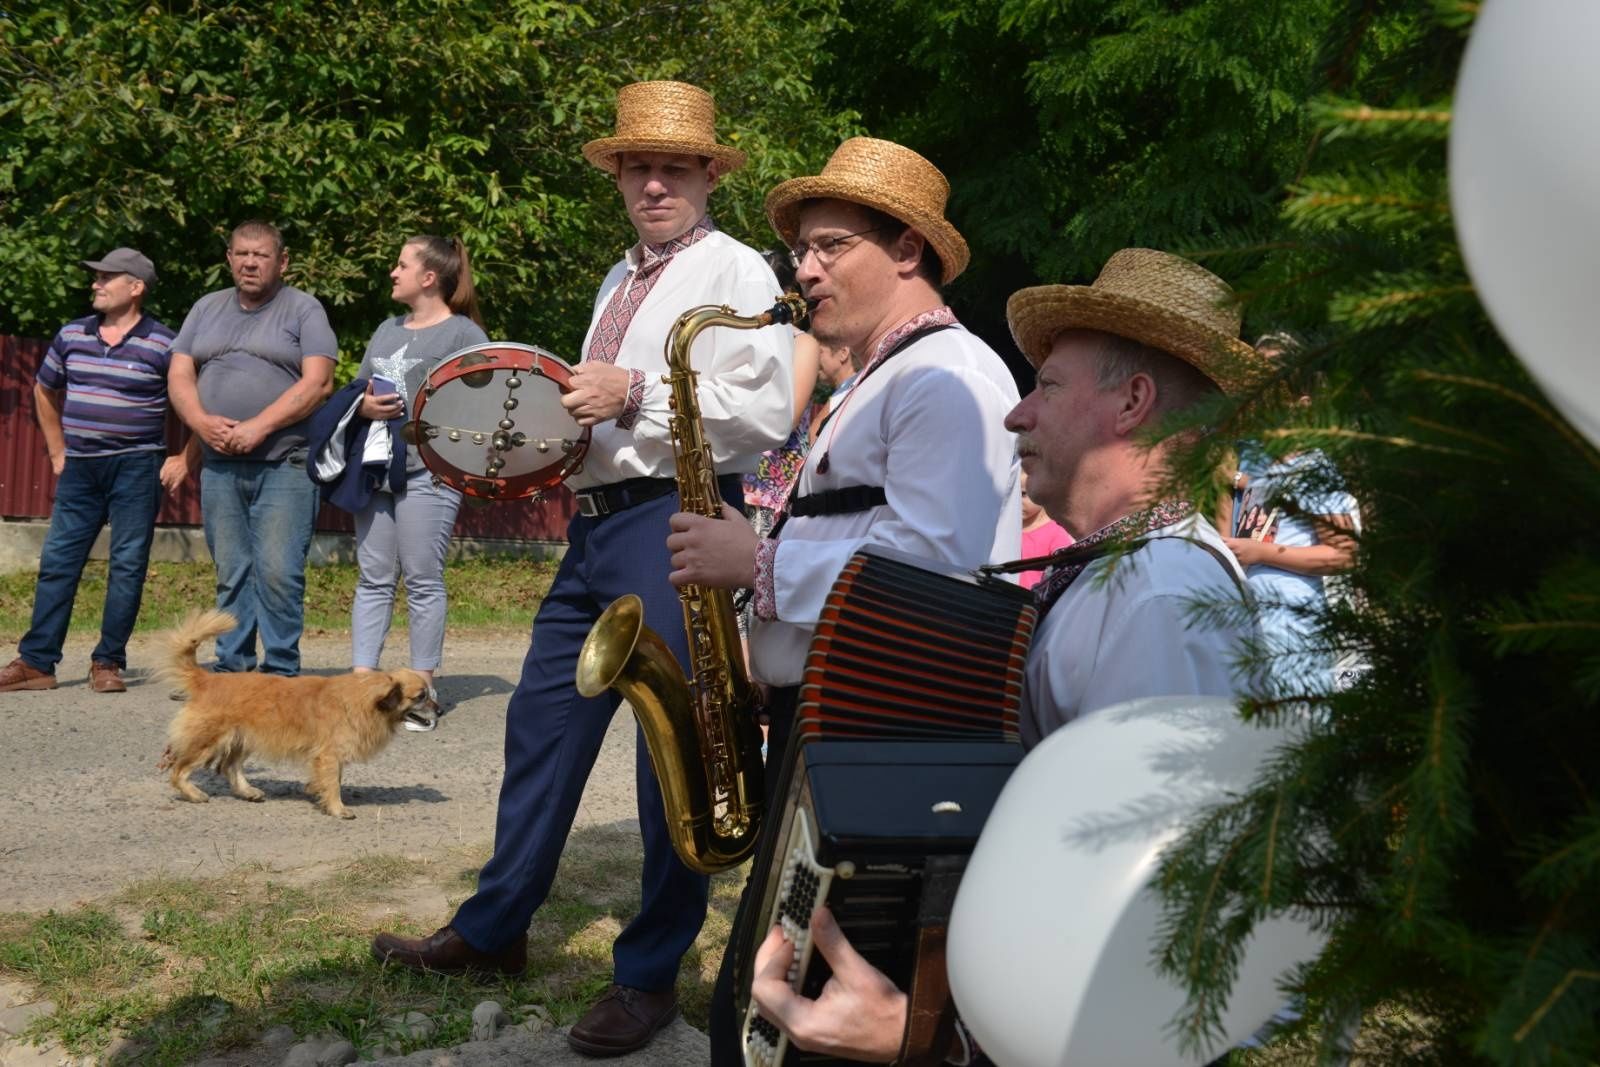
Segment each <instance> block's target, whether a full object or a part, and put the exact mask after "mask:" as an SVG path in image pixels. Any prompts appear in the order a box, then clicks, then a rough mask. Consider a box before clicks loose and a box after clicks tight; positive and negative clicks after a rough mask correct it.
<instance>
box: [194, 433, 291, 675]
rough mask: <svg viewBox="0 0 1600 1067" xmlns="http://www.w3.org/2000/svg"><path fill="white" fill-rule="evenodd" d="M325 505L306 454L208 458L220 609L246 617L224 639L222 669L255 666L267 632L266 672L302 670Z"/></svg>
mask: <svg viewBox="0 0 1600 1067" xmlns="http://www.w3.org/2000/svg"><path fill="white" fill-rule="evenodd" d="M317 506H318V497H317V487H316V485H315V484H313V483H312V481H311V479H310V478H308V477H306V467H305V457H304V456H303V455H295V456H291V457H289V458H287V459H280V460H275V461H272V462H260V461H256V460H239V459H218V458H216V457H214V456H210V455H208V456H206V458H205V464H204V466H203V467H201V469H200V514H201V517H202V518H203V519H204V520H205V527H206V547H207V548H209V549H210V550H211V559H212V560H213V561H214V562H215V563H216V565H217V607H219V608H221V609H222V610H223V611H226V612H228V613H229V614H230V615H232V616H233V617H234V618H235V619H237V620H238V621H239V625H238V626H236V627H234V628H233V629H232V630H229V631H228V632H227V633H225V634H223V635H222V636H221V637H219V638H217V670H219V671H250V670H255V667H256V631H257V630H260V632H261V645H262V649H263V656H262V659H261V672H262V673H263V674H285V675H295V674H299V673H300V631H301V630H302V629H303V628H304V624H305V595H306V555H307V554H308V553H309V552H310V551H311V529H312V525H313V524H314V523H315V522H316V518H317Z"/></svg>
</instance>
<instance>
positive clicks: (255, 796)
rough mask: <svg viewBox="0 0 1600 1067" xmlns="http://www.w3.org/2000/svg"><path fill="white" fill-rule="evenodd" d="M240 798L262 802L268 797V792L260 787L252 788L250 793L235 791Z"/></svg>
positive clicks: (255, 802)
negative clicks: (264, 791)
mask: <svg viewBox="0 0 1600 1067" xmlns="http://www.w3.org/2000/svg"><path fill="white" fill-rule="evenodd" d="M234 796H236V797H238V798H239V799H240V800H248V801H249V802H250V803H252V804H260V803H262V802H263V801H265V800H266V799H267V794H265V793H263V792H262V791H261V790H259V789H252V790H250V792H248V793H235V794H234Z"/></svg>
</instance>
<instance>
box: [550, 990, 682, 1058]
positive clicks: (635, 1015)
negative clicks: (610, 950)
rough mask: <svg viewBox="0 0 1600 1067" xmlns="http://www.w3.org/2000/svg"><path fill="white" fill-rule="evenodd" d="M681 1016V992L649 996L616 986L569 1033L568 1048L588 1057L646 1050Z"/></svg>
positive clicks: (674, 991)
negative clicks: (652, 1041) (679, 1008)
mask: <svg viewBox="0 0 1600 1067" xmlns="http://www.w3.org/2000/svg"><path fill="white" fill-rule="evenodd" d="M677 1015H678V992H677V990H675V989H663V990H662V991H661V992H659V993H649V992H646V991H645V990H643V989H630V988H629V987H628V986H625V985H613V986H612V987H611V988H610V989H608V990H606V994H605V996H603V997H601V998H600V999H599V1000H597V1001H595V1005H594V1007H592V1008H590V1009H589V1013H588V1014H587V1015H585V1016H584V1017H583V1018H581V1019H579V1020H578V1021H577V1022H576V1023H574V1024H573V1027H572V1029H571V1030H569V1031H568V1032H567V1044H569V1045H571V1046H572V1047H573V1048H574V1049H576V1050H577V1051H579V1052H581V1053H583V1054H584V1055H585V1056H621V1055H622V1054H624V1053H627V1052H632V1051H634V1050H635V1049H641V1048H644V1047H645V1046H646V1045H648V1044H649V1043H650V1039H651V1038H652V1037H655V1036H656V1031H657V1030H659V1029H661V1028H662V1027H663V1026H665V1025H667V1024H668V1023H670V1022H671V1021H672V1020H673V1019H674V1018H676V1017H677Z"/></svg>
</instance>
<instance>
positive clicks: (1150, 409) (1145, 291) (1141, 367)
mask: <svg viewBox="0 0 1600 1067" xmlns="http://www.w3.org/2000/svg"><path fill="white" fill-rule="evenodd" d="M1231 296H1232V294H1231V292H1230V290H1229V289H1228V287H1227V286H1226V285H1225V284H1224V283H1223V282H1222V280H1221V279H1219V278H1217V277H1216V276H1215V275H1213V274H1211V273H1210V272H1209V271H1207V270H1205V269H1204V268H1202V267H1199V266H1197V265H1196V264H1193V263H1190V262H1189V261H1187V260H1184V259H1181V258H1179V257H1177V256H1174V255H1169V254H1167V253H1165V252H1157V251H1154V250H1152V249H1145V248H1132V249H1124V250H1123V251H1121V252H1118V253H1116V254H1115V255H1114V256H1112V257H1111V259H1110V260H1109V261H1108V262H1107V263H1106V265H1105V267H1104V269H1102V271H1101V272H1100V276H1099V277H1098V278H1097V279H1096V280H1095V283H1094V284H1093V285H1087V286H1084V285H1049V286H1040V287H1037V288H1031V289H1024V290H1022V291H1020V292H1018V293H1015V294H1013V295H1012V297H1011V299H1010V301H1009V302H1008V303H1007V306H1006V312H1007V318H1008V320H1009V321H1010V324H1011V332H1012V336H1013V337H1014V338H1015V339H1016V342H1017V346H1018V347H1019V348H1020V349H1021V350H1022V351H1023V353H1024V354H1025V355H1026V356H1027V357H1028V360H1029V362H1031V363H1032V364H1033V365H1034V367H1035V368H1036V369H1037V371H1038V382H1037V385H1036V386H1035V388H1034V391H1033V392H1032V393H1030V394H1028V396H1027V397H1026V398H1025V399H1024V400H1023V401H1022V402H1021V403H1019V404H1018V405H1017V406H1016V407H1015V409H1014V410H1012V412H1011V413H1010V414H1009V415H1008V416H1007V417H1006V422H1005V424H1006V426H1007V428H1009V429H1010V430H1012V431H1014V432H1015V433H1016V434H1017V453H1018V455H1020V456H1021V458H1022V467H1023V470H1025V471H1026V472H1027V474H1028V493H1029V495H1030V496H1032V497H1033V498H1034V499H1035V500H1036V501H1038V502H1039V504H1040V505H1042V506H1043V507H1044V509H1045V511H1047V512H1048V513H1049V514H1050V516H1051V517H1052V518H1054V519H1055V520H1056V521H1057V522H1059V523H1061V524H1062V525H1063V526H1065V527H1066V528H1067V531H1068V532H1069V533H1071V534H1072V535H1073V536H1074V537H1076V538H1078V541H1077V543H1076V544H1075V545H1074V546H1073V547H1072V548H1069V549H1066V550H1065V551H1064V552H1063V553H1059V554H1058V555H1057V557H1056V559H1057V561H1058V562H1057V564H1056V566H1054V567H1052V568H1051V569H1050V570H1049V571H1047V572H1046V574H1045V577H1044V579H1043V580H1042V581H1041V582H1040V584H1039V586H1038V587H1037V588H1036V595H1037V596H1038V600H1039V607H1040V611H1041V612H1042V613H1043V616H1044V617H1043V619H1042V621H1041V622H1040V624H1039V628H1038V630H1037V633H1036V636H1035V638H1034V641H1033V645H1032V648H1031V649H1030V651H1029V654H1028V664H1027V672H1026V683H1025V686H1024V709H1023V721H1022V732H1023V743H1024V745H1026V746H1029V747H1031V746H1032V745H1034V744H1037V743H1038V742H1039V741H1040V740H1042V739H1043V737H1044V736H1045V735H1047V734H1049V733H1050V732H1051V731H1053V730H1055V729H1057V728H1058V727H1060V726H1061V725H1063V724H1064V723H1067V722H1069V721H1071V720H1073V719H1075V718H1077V717H1079V716H1081V715H1087V714H1089V713H1091V712H1094V711H1097V710H1099V709H1101V708H1106V707H1110V706H1112V705H1115V704H1119V703H1122V702H1123V701H1129V700H1137V699H1139V698H1142V697H1153V696H1178V695H1200V696H1235V695H1238V694H1240V693H1242V692H1243V691H1244V689H1245V687H1246V682H1247V679H1246V678H1244V677H1241V675H1240V673H1239V672H1238V671H1237V670H1236V669H1235V663H1236V661H1237V660H1238V658H1239V657H1240V655H1241V654H1242V653H1243V652H1244V650H1245V648H1246V645H1247V643H1248V642H1249V641H1251V640H1252V639H1253V637H1254V636H1255V628H1254V625H1253V624H1252V623H1251V622H1249V621H1248V618H1247V617H1245V616H1240V617H1238V618H1235V619H1232V620H1231V621H1224V620H1217V619H1209V618H1208V619H1206V620H1203V621H1201V620H1196V619H1195V618H1194V614H1193V610H1192V609H1193V605H1194V604H1195V603H1196V602H1202V603H1220V602H1226V601H1228V600H1232V599H1235V598H1237V597H1239V596H1241V595H1242V590H1243V585H1242V583H1243V572H1242V571H1241V570H1240V569H1239V565H1238V563H1237V561H1235V560H1234V558H1233V556H1232V555H1230V554H1229V553H1228V550H1227V548H1226V547H1225V546H1224V544H1223V542H1222V538H1221V535H1220V534H1219V533H1218V532H1217V531H1216V529H1215V528H1214V527H1213V526H1212V525H1211V523H1210V522H1208V521H1206V520H1205V519H1204V518H1203V517H1202V516H1200V515H1199V514H1198V513H1197V512H1196V511H1195V509H1194V507H1193V506H1192V505H1191V504H1189V503H1188V502H1186V501H1184V500H1182V499H1179V498H1177V497H1175V496H1174V495H1173V493H1172V490H1171V486H1170V484H1169V481H1168V471H1167V459H1168V457H1169V455H1170V453H1171V450H1172V449H1173V448H1174V447H1176V446H1177V443H1178V438H1177V437H1175V436H1174V437H1168V438H1166V439H1164V440H1161V441H1160V442H1159V443H1157V444H1155V445H1154V446H1153V447H1152V446H1151V444H1150V442H1149V440H1148V434H1149V432H1150V431H1151V430H1152V429H1154V428H1155V427H1157V426H1158V425H1159V424H1160V422H1161V421H1162V420H1163V419H1164V418H1166V417H1168V416H1171V415H1174V414H1177V413H1180V412H1183V411H1185V410H1186V409H1190V408H1192V407H1193V406H1194V405H1195V404H1197V403H1199V402H1201V401H1203V400H1204V399H1205V398H1207V397H1209V396H1214V395H1215V394H1216V393H1217V392H1218V391H1222V392H1230V391H1233V390H1235V389H1238V388H1242V387H1244V386H1246V385H1247V384H1248V383H1250V382H1251V381H1252V380H1254V379H1255V377H1256V375H1257V373H1258V368H1259V366H1260V363H1259V358H1258V357H1257V356H1256V353H1255V352H1254V350H1252V349H1251V348H1250V347H1249V346H1248V345H1246V344H1244V343H1243V342H1241V341H1240V340H1239V339H1238V335H1239V315H1238V311H1237V309H1236V308H1235V307H1234V306H1232V304H1231V303H1230V300H1231ZM1114 547H1115V548H1122V549H1128V550H1129V551H1127V552H1126V553H1125V554H1122V555H1120V556H1115V557H1112V556H1110V555H1109V550H1110V549H1112V548H1114ZM1070 790H1071V783H1063V784H1062V795H1061V806H1062V809H1063V810H1072V809H1073V807H1074V805H1075V804H1078V803H1079V802H1080V800H1081V801H1083V802H1087V801H1088V800H1091V799H1092V798H1088V797H1085V798H1080V799H1079V800H1075V799H1074V798H1073V797H1072V795H1071V792H1070ZM1064 899H1065V898H1064ZM1063 921H1065V919H1064V920H1063ZM811 925H812V932H813V936H814V937H815V940H816V944H817V948H818V950H819V951H821V952H822V954H823V956H824V957H825V958H826V959H827V960H828V962H829V963H830V964H831V965H832V967H833V971H834V980H833V981H832V982H831V983H830V988H829V990H828V991H827V994H826V995H825V996H824V997H823V998H822V999H819V1000H815V1001H813V1000H809V999H806V998H804V997H800V996H797V995H796V994H795V993H794V992H793V991H792V990H791V989H790V988H789V984H788V981H787V978H786V971H787V968H788V966H789V962H790V959H791V957H792V950H791V947H790V945H789V944H788V942H787V941H785V940H784V938H783V936H782V934H781V932H779V931H778V930H774V931H772V932H771V933H770V934H769V935H768V937H767V940H766V942H765V943H764V944H763V945H762V946H761V950H760V952H759V953H758V954H757V957H756V968H755V969H756V974H755V978H754V982H753V985H752V997H753V999H754V1000H755V1002H756V1003H757V1005H758V1006H759V1007H760V1009H761V1011H762V1012H763V1014H765V1015H767V1016H768V1017H769V1018H770V1019H772V1020H773V1021H774V1022H775V1023H776V1024H778V1025H779V1026H782V1027H783V1028H784V1030H785V1031H786V1032H787V1033H788V1034H789V1035H790V1038H791V1040H793V1041H794V1042H795V1043H796V1044H797V1045H798V1046H799V1047H801V1048H803V1049H808V1050H819V1051H826V1052H829V1053H831V1054H834V1055H843V1056H848V1057H851V1058H859V1059H862V1060H866V1061H868V1062H887V1061H888V1060H890V1059H892V1058H894V1056H895V1055H896V1054H897V1053H898V1051H899V1049H900V1045H901V1041H902V1038H903V1034H904V1032H905V1019H906V997H905V995H904V994H903V993H901V992H900V991H899V990H898V989H896V988H895V987H894V985H893V984H892V983H891V982H890V981H889V980H888V979H887V978H886V977H885V976H884V975H883V974H882V973H881V972H879V971H877V970H876V969H875V968H873V967H872V966H871V965H870V964H868V963H867V962H866V961H865V960H864V959H862V958H861V956H860V955H859V954H857V953H856V952H855V951H854V949H852V948H851V947H850V944H849V942H848V941H847V940H846V939H845V937H844V935H843V934H842V933H841V932H840V930H839V927H838V925H837V924H836V923H834V922H833V920H832V918H831V916H829V915H828V913H827V912H826V911H824V910H819V911H818V912H817V913H816V914H815V915H814V916H813V919H812V924H811ZM1047 940H1048V939H1047ZM957 1007H958V1008H959V1005H957ZM1130 1010H1133V1011H1136V1010H1137V1007H1136V1006H1135V1007H1134V1008H1132V1009H1130ZM1019 1021H1020V1020H1019ZM1157 1021H1164V1020H1152V1022H1157ZM972 1052H973V1050H972V1047H971V1044H970V1040H969V1039H968V1037H967V1036H966V1034H965V1032H964V1030H962V1029H961V1028H959V1027H958V1040H957V1045H956V1047H953V1048H952V1049H951V1053H952V1055H951V1062H955V1063H965V1062H967V1061H968V1059H969V1058H970V1057H971V1055H972Z"/></svg>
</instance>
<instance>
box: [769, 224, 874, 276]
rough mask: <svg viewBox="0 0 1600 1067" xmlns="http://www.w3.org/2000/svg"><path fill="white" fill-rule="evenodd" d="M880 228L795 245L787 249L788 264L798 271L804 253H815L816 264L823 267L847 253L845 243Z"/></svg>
mask: <svg viewBox="0 0 1600 1067" xmlns="http://www.w3.org/2000/svg"><path fill="white" fill-rule="evenodd" d="M881 229H883V227H882V226H874V227H872V228H871V229H870V230H857V231H856V232H855V233H842V234H840V235H839V236H838V237H823V238H820V239H818V240H815V241H807V242H805V243H804V244H798V245H795V246H794V247H793V248H791V249H789V262H790V263H791V264H793V265H794V269H795V270H799V269H800V264H802V263H804V262H805V260H806V253H808V252H810V253H815V255H816V257H817V262H818V263H820V264H822V265H823V266H824V267H826V266H828V265H829V264H830V263H832V262H833V261H834V260H836V259H838V258H839V257H840V256H842V255H844V254H845V253H846V252H848V251H849V248H847V247H846V246H845V242H846V241H848V240H850V239H851V238H853V237H865V236H866V235H867V234H869V233H877V232H878V231H879V230H881Z"/></svg>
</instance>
